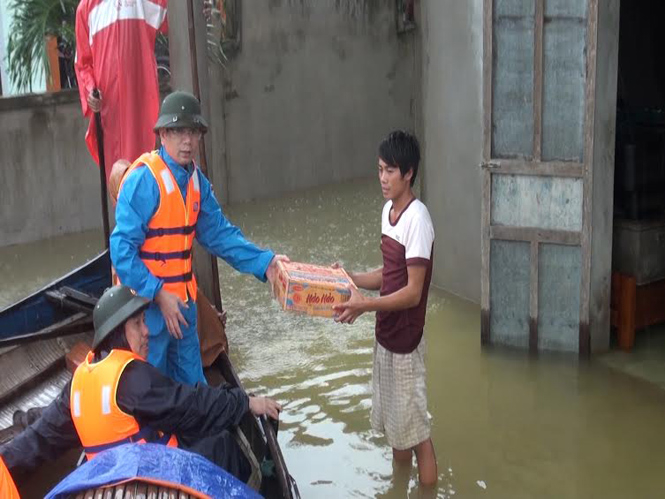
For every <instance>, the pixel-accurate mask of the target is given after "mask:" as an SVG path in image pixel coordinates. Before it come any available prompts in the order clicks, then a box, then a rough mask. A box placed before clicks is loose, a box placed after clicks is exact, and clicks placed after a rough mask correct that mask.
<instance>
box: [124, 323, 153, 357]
mask: <svg viewBox="0 0 665 499" xmlns="http://www.w3.org/2000/svg"><path fill="white" fill-rule="evenodd" d="M125 337H126V338H127V343H129V348H130V349H131V350H132V352H134V353H135V354H137V355H139V356H141V357H142V358H144V359H147V358H148V326H146V325H145V313H144V312H141V313H140V314H139V315H137V316H136V317H132V318H131V319H129V320H128V321H127V322H125Z"/></svg>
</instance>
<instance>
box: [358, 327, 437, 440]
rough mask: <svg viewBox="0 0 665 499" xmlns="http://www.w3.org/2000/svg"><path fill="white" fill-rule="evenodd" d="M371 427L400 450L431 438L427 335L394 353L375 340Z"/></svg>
mask: <svg viewBox="0 0 665 499" xmlns="http://www.w3.org/2000/svg"><path fill="white" fill-rule="evenodd" d="M371 422H372V428H373V429H374V430H376V431H380V432H382V433H384V434H385V435H386V439H387V440H388V444H389V445H390V446H391V447H392V448H393V449H397V450H406V449H410V448H412V447H415V446H416V445H418V444H419V443H421V442H424V441H425V440H427V439H429V438H430V422H429V415H428V413H427V388H426V386H425V336H424V335H423V338H422V339H421V340H420V344H419V345H418V347H417V348H416V349H415V350H414V351H413V352H411V353H406V354H401V353H393V352H391V351H389V350H386V349H385V348H383V347H382V346H381V345H380V344H379V343H378V342H377V341H376V340H375V341H374V372H373V375H372V411H371Z"/></svg>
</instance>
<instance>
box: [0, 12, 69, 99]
mask: <svg viewBox="0 0 665 499" xmlns="http://www.w3.org/2000/svg"><path fill="white" fill-rule="evenodd" d="M77 5H78V0H13V1H12V2H11V3H10V4H9V11H10V12H12V13H13V20H12V23H11V26H10V28H9V30H10V33H9V40H8V44H7V66H8V72H9V77H10V78H11V80H12V83H13V84H14V85H16V87H17V88H19V89H20V90H26V89H27V90H30V91H31V90H32V80H33V78H34V77H35V76H39V75H45V76H46V77H47V78H51V68H50V65H49V59H48V54H47V52H46V43H45V37H46V36H49V35H50V36H55V37H57V38H58V40H59V41H60V42H61V43H63V44H65V45H66V46H68V47H70V48H71V49H72V51H73V50H74V48H75V47H76V34H75V31H74V26H75V18H76V6H77Z"/></svg>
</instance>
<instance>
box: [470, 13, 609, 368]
mask: <svg viewBox="0 0 665 499" xmlns="http://www.w3.org/2000/svg"><path fill="white" fill-rule="evenodd" d="M494 1H495V0H484V5H483V163H482V164H481V167H482V170H483V171H482V208H481V343H482V344H483V345H487V344H489V343H491V331H490V324H491V321H490V314H491V310H490V282H491V280H490V247H491V241H492V240H493V239H500V240H508V241H523V242H528V243H529V244H530V249H531V252H530V283H529V351H530V352H532V353H536V352H537V351H538V263H539V251H540V244H542V243H553V244H563V245H573V246H580V247H581V259H582V261H581V283H580V313H579V346H578V351H579V355H580V357H585V358H586V357H589V355H590V353H591V337H590V328H589V300H590V281H591V236H592V234H591V231H592V227H591V215H592V200H591V196H592V192H593V189H592V188H593V168H592V165H593V146H594V120H595V116H594V112H595V92H596V52H597V38H598V30H597V27H598V0H587V9H588V10H587V32H586V81H585V91H584V99H585V103H584V105H585V109H584V128H583V134H584V139H583V140H584V143H583V158H582V162H581V163H580V162H565V161H548V162H542V150H541V148H542V104H543V102H542V99H543V26H544V11H545V9H544V7H545V0H534V1H535V27H534V76H533V79H534V81H533V100H534V102H533V117H534V126H533V130H534V133H533V158H532V159H509V160H506V159H495V158H492V157H491V153H492V65H493V64H492V62H493V19H494V16H493V10H494ZM502 174H508V175H529V176H531V175H536V176H546V177H572V178H580V179H582V183H583V187H582V229H581V230H580V231H564V230H557V229H539V228H534V227H506V226H492V224H491V211H490V210H491V207H492V177H493V175H502Z"/></svg>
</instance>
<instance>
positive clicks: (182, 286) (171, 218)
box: [120, 151, 201, 301]
mask: <svg viewBox="0 0 665 499" xmlns="http://www.w3.org/2000/svg"><path fill="white" fill-rule="evenodd" d="M144 164H145V165H147V167H148V168H149V169H150V172H151V173H152V175H153V177H155V181H156V182H157V185H158V186H159V207H158V208H157V211H156V212H155V214H154V215H153V217H152V218H151V219H150V222H149V223H148V232H147V233H146V237H145V241H144V242H143V246H141V249H140V251H139V257H140V258H141V260H143V263H145V265H146V267H148V270H149V271H150V272H151V273H152V274H153V275H154V276H155V277H158V278H159V279H161V280H162V281H164V286H163V289H166V290H167V291H169V292H171V293H174V294H176V295H178V296H179V297H180V299H181V300H182V301H187V299H188V293H189V297H191V298H192V299H193V300H196V278H195V277H194V273H193V272H192V244H193V242H194V236H195V235H196V221H197V220H198V217H199V210H200V206H201V189H200V184H199V175H200V173H199V168H198V166H196V165H194V173H193V175H192V176H191V178H190V179H189V184H188V185H187V199H186V200H184V199H183V198H182V194H181V193H180V188H179V187H178V183H177V182H176V180H175V178H174V177H173V174H172V173H171V170H169V167H168V166H167V165H166V163H164V160H162V158H160V157H159V154H157V152H156V151H153V152H151V153H146V154H143V155H141V157H139V158H138V159H137V160H136V161H134V163H133V164H132V165H131V166H130V167H129V169H128V170H127V173H126V174H125V176H124V178H123V182H122V184H120V189H121V190H122V185H123V184H124V181H125V179H127V177H128V176H129V174H130V173H131V172H132V170H134V169H135V168H137V167H139V166H140V165H144Z"/></svg>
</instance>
